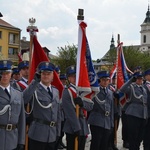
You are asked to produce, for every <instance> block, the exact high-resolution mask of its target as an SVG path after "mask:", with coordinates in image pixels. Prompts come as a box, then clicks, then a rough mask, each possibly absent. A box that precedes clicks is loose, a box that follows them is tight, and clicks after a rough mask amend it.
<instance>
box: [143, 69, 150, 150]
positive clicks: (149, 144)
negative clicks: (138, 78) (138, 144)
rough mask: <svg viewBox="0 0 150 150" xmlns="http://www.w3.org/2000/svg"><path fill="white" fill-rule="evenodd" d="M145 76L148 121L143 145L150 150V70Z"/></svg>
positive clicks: (145, 149) (146, 149)
mask: <svg viewBox="0 0 150 150" xmlns="http://www.w3.org/2000/svg"><path fill="white" fill-rule="evenodd" d="M144 75H145V81H146V82H145V84H144V87H145V89H146V91H147V106H148V119H147V123H146V127H145V134H144V140H143V145H144V150H150V69H148V70H146V71H145V73H144Z"/></svg>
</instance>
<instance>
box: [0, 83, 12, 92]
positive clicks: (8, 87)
mask: <svg viewBox="0 0 150 150" xmlns="http://www.w3.org/2000/svg"><path fill="white" fill-rule="evenodd" d="M0 87H1V88H2V89H3V90H5V89H7V91H8V92H9V93H10V84H9V85H8V86H7V87H3V86H2V85H0Z"/></svg>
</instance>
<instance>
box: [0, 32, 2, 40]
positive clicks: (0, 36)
mask: <svg viewBox="0 0 150 150" xmlns="http://www.w3.org/2000/svg"><path fill="white" fill-rule="evenodd" d="M1 38H2V31H0V39H1Z"/></svg>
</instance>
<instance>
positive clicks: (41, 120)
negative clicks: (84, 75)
mask: <svg viewBox="0 0 150 150" xmlns="http://www.w3.org/2000/svg"><path fill="white" fill-rule="evenodd" d="M54 70H55V71H56V72H58V75H59V78H60V80H61V82H62V84H63V85H64V90H63V94H62V99H60V97H59V90H58V89H57V88H56V87H54V86H53V85H52V84H51V83H52V81H53V78H54V74H53V72H54ZM28 78H29V62H28V61H22V62H20V63H19V64H18V68H13V69H12V62H11V61H9V60H0V150H24V149H25V141H26V140H27V141H28V147H27V149H28V150H57V149H64V148H66V149H67V150H74V149H75V144H76V143H75V139H76V138H77V141H78V150H84V149H85V144H86V139H87V136H88V135H89V133H91V144H90V150H118V148H117V147H116V146H117V143H116V130H117V127H118V125H119V119H120V117H121V120H122V140H123V147H125V148H128V149H129V150H139V147H140V145H141V142H142V141H143V149H144V150H150V69H148V70H146V71H145V72H144V73H142V72H140V71H139V70H138V71H135V73H134V74H133V75H132V76H131V77H130V79H129V80H128V81H127V82H126V83H125V84H124V85H123V86H122V87H121V89H119V90H116V85H115V76H114V78H113V79H112V82H110V78H109V73H108V72H107V71H99V72H98V73H97V79H98V82H99V89H100V91H99V92H98V93H97V94H96V95H95V96H94V97H93V99H92V100H85V99H83V98H82V97H80V96H79V94H78V93H77V89H76V86H75V83H76V67H75V66H69V67H68V68H67V69H66V74H60V70H59V68H58V67H56V66H54V64H52V63H50V62H41V63H40V64H39V65H38V67H37V71H36V73H35V75H34V79H33V80H32V81H31V83H30V84H28ZM122 93H123V94H125V97H126V103H125V105H124V106H123V107H120V101H119V100H120V97H121V96H120V95H122ZM77 105H78V106H79V116H78V117H77V115H76V106H77ZM27 125H28V127H29V129H28V130H27V128H26V126H27ZM64 134H65V135H66V145H65V144H64V143H63V141H62V138H63V136H64ZM26 135H28V136H26Z"/></svg>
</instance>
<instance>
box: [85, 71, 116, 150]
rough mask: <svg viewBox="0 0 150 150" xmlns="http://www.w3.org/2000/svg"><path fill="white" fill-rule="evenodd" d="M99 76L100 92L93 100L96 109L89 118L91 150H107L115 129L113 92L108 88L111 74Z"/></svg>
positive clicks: (105, 72)
mask: <svg viewBox="0 0 150 150" xmlns="http://www.w3.org/2000/svg"><path fill="white" fill-rule="evenodd" d="M97 76H98V79H99V83H100V92H99V93H98V94H97V95H96V96H95V97H94V98H93V102H94V107H93V110H92V111H91V112H90V115H89V118H88V123H89V124H90V129H91V135H92V140H91V146H90V150H107V149H108V143H109V138H110V134H111V129H112V128H113V127H114V100H113V92H112V91H111V90H110V89H109V88H108V84H109V79H110V78H109V73H108V72H107V71H99V72H98V73H97Z"/></svg>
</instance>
